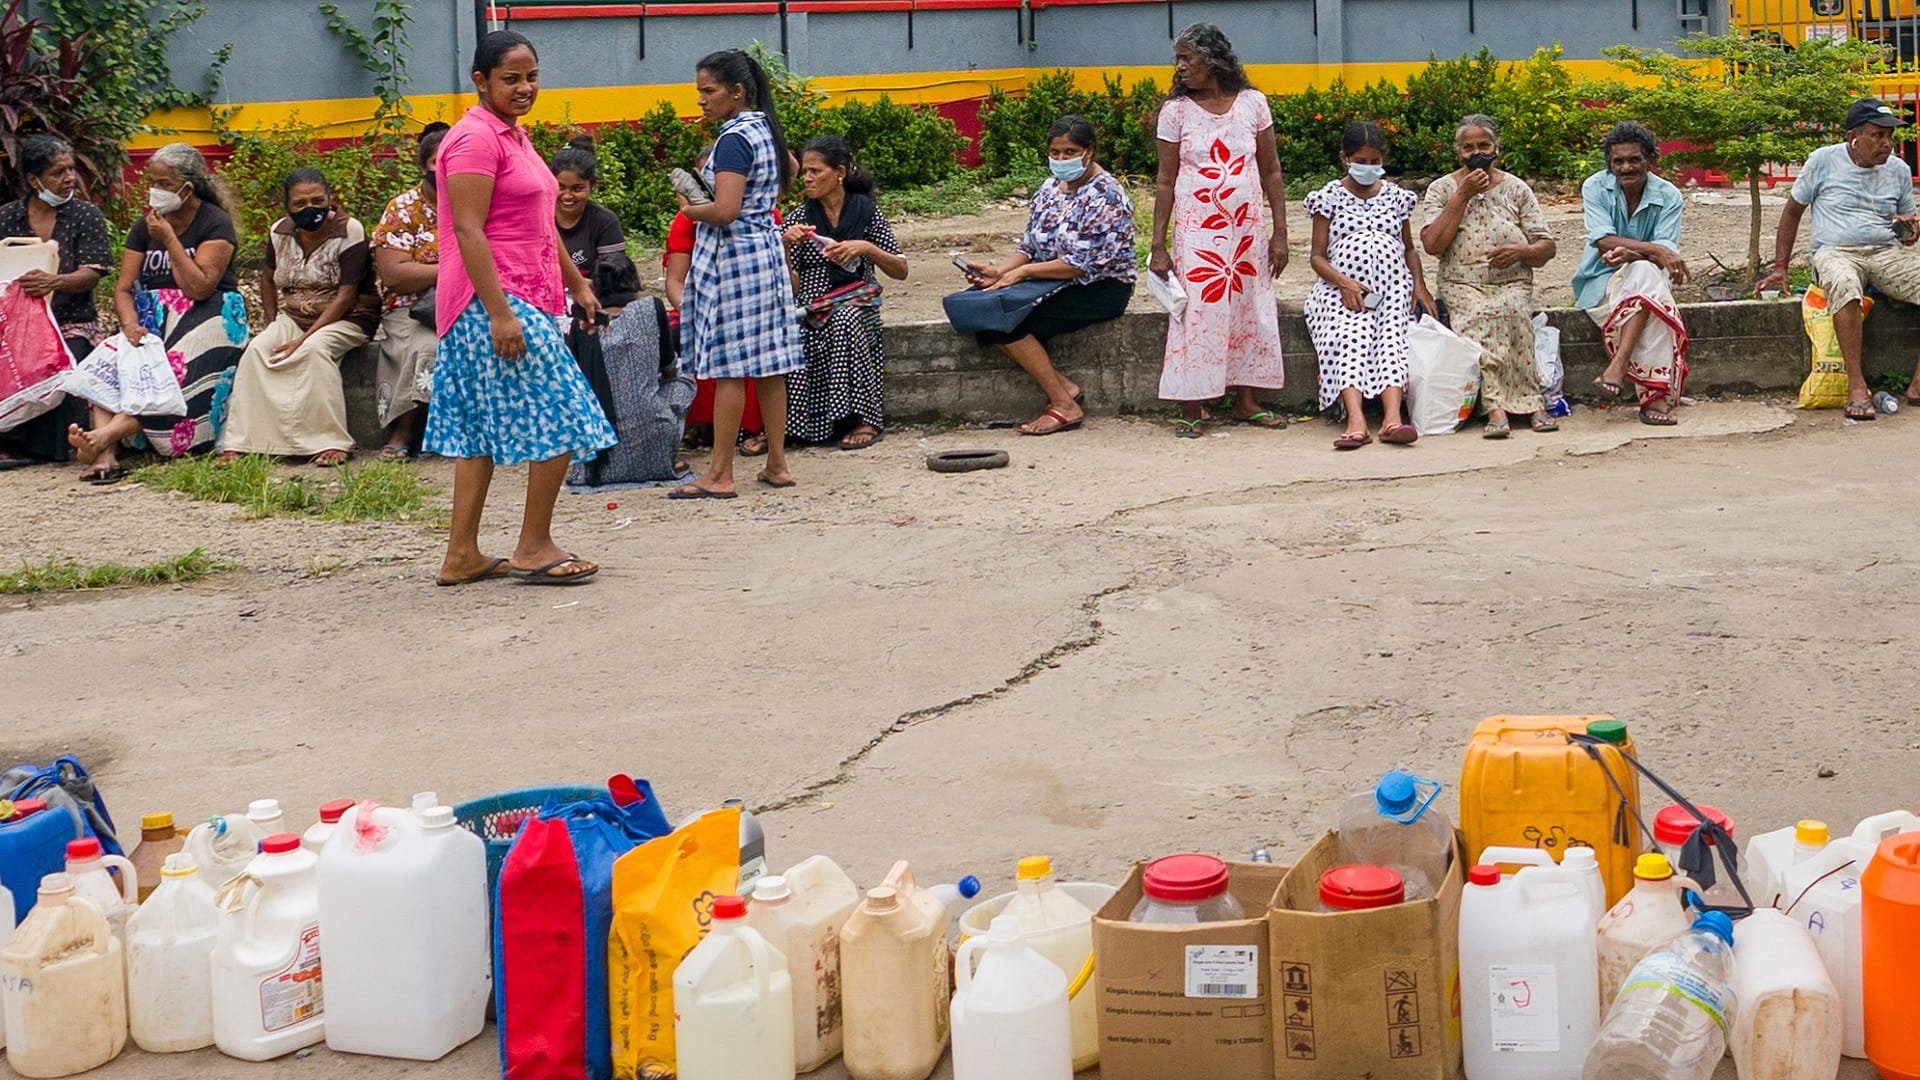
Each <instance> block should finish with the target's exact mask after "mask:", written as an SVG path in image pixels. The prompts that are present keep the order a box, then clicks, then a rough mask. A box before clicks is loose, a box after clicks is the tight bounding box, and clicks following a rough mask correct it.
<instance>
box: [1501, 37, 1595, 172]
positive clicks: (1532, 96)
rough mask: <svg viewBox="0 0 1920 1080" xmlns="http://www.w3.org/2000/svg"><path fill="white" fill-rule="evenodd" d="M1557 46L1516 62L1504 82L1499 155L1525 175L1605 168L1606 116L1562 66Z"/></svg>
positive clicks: (1508, 164)
mask: <svg viewBox="0 0 1920 1080" xmlns="http://www.w3.org/2000/svg"><path fill="white" fill-rule="evenodd" d="M1562 51H1563V50H1562V49H1561V48H1560V46H1559V45H1558V44H1555V45H1553V46H1551V47H1549V48H1542V49H1539V50H1537V51H1535V52H1534V54H1533V57H1532V58H1531V59H1529V60H1526V61H1523V62H1521V63H1518V64H1514V65H1513V66H1512V67H1510V68H1508V70H1507V78H1506V80H1505V81H1504V82H1502V83H1501V84H1500V95H1499V98H1500V108H1499V114H1498V118H1499V119H1500V120H1501V127H1500V153H1501V156H1502V157H1504V158H1505V159H1506V167H1507V168H1509V169H1511V170H1513V171H1514V172H1515V173H1518V174H1519V175H1521V176H1542V177H1552V178H1555V179H1570V178H1573V177H1578V176H1585V175H1587V174H1589V173H1592V172H1594V171H1595V170H1597V169H1599V168H1600V167H1601V164H1602V162H1601V160H1600V139H1601V137H1602V136H1603V135H1604V134H1605V133H1606V125H1607V114H1606V113H1605V112H1604V111H1602V110H1600V109H1597V108H1594V107H1592V104H1591V102H1590V101H1589V100H1588V97H1589V96H1590V90H1589V89H1587V88H1583V86H1582V84H1581V82H1580V81H1579V80H1577V79H1576V78H1575V77H1574V75H1573V73H1572V72H1571V71H1568V70H1567V69H1566V67H1565V65H1563V64H1561V63H1560V56H1561V53H1562Z"/></svg>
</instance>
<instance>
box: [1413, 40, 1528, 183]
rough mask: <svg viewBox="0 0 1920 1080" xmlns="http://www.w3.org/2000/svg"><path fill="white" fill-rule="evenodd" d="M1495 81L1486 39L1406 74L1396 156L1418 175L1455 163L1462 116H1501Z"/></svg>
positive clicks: (1494, 65)
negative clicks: (1465, 51)
mask: <svg viewBox="0 0 1920 1080" xmlns="http://www.w3.org/2000/svg"><path fill="white" fill-rule="evenodd" d="M1499 82H1500V61H1499V60H1497V59H1495V57H1494V55H1493V50H1491V49H1489V48H1487V47H1486V46H1485V45H1482V46H1480V51H1479V52H1478V53H1476V54H1474V55H1471V56H1468V55H1462V56H1461V57H1460V59H1458V60H1439V59H1429V60H1428V62H1427V66H1426V67H1425V68H1422V69H1421V70H1420V71H1417V72H1415V73H1414V74H1412V75H1410V76H1408V77H1407V85H1406V87H1405V90H1406V126H1405V130H1403V131H1402V132H1401V134H1400V138H1399V139H1397V140H1395V145H1394V159H1395V161H1396V162H1397V163H1398V164H1399V166H1400V167H1401V168H1402V169H1403V170H1405V171H1407V172H1410V173H1413V174H1415V175H1418V176H1438V175H1440V174H1442V173H1449V172H1452V171H1453V170H1454V169H1455V168H1457V167H1458V165H1459V158H1458V155H1456V154H1455V153H1454V152H1453V132H1454V129H1455V128H1457V127H1459V125H1460V119H1461V118H1462V117H1464V116H1469V115H1472V114H1473V113H1486V114H1488V115H1490V116H1492V117H1493V118H1494V119H1495V120H1496V121H1498V120H1500V119H1502V118H1501V116H1500V115H1499V114H1500V105H1501V95H1500V93H1499V92H1498V86H1499Z"/></svg>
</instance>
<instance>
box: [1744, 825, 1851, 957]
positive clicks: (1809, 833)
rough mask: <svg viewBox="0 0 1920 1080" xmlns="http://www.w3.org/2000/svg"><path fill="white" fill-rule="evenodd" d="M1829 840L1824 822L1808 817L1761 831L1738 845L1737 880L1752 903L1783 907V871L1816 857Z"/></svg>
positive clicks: (1784, 879) (1785, 878)
mask: <svg viewBox="0 0 1920 1080" xmlns="http://www.w3.org/2000/svg"><path fill="white" fill-rule="evenodd" d="M1829 839H1830V838H1829V836H1828V835H1827V823H1826V822H1824V821H1812V820H1808V821H1802V822H1800V823H1799V824H1796V825H1789V826H1787V827H1786V828H1784V829H1775V830H1773V831H1772V832H1768V833H1761V834H1760V835H1759V836H1756V837H1754V838H1753V839H1751V840H1748V841H1747V842H1746V843H1745V844H1742V845H1741V846H1740V861H1741V864H1742V865H1741V867H1740V880H1741V881H1742V882H1744V883H1745V884H1746V886H1747V892H1748V893H1749V894H1751V895H1752V897H1753V906H1754V907H1785V906H1786V905H1787V900H1786V898H1784V897H1782V896H1781V895H1780V894H1781V893H1782V892H1784V891H1785V890H1786V887H1787V872H1788V871H1790V870H1791V869H1793V868H1794V867H1795V866H1798V865H1800V864H1801V863H1803V862H1806V861H1808V860H1810V859H1816V858H1818V857H1819V856H1820V853H1821V851H1823V850H1825V848H1826V846H1827V841H1828V840H1829ZM1735 951H1738V950H1735Z"/></svg>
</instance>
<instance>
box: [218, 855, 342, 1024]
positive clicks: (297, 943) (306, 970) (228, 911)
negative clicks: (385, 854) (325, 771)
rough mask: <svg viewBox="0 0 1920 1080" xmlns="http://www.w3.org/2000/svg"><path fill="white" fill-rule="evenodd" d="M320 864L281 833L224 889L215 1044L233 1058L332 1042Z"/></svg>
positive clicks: (220, 895) (219, 896)
mask: <svg viewBox="0 0 1920 1080" xmlns="http://www.w3.org/2000/svg"><path fill="white" fill-rule="evenodd" d="M318 863H319V859H318V857H316V856H315V855H314V854H313V852H311V851H308V850H306V849H305V848H302V847H301V846H300V838H299V837H298V836H296V835H294V834H292V833H279V834H276V835H274V836H269V837H267V838H266V840H264V841H262V844H261V848H260V854H259V855H257V856H255V857H254V860H253V861H252V862H250V863H248V864H247V869H246V871H245V873H243V874H241V875H239V876H237V877H235V878H233V879H231V880H229V881H228V882H227V883H226V884H224V885H222V886H221V887H220V892H219V894H218V900H219V907H220V929H219V933H218V936H217V939H216V941H215V943H214V947H213V1044H214V1045H215V1046H217V1047H219V1048H220V1052H221V1053H223V1054H226V1055H228V1056H229V1057H236V1058H239V1059H241V1060H243V1061H270V1060H272V1059H273V1058H277V1057H280V1056H281V1055H283V1054H291V1053H293V1052H294V1051H295V1050H300V1049H304V1048H306V1047H309V1046H312V1045H313V1044H315V1043H317V1042H319V1041H321V1040H322V1039H324V1038H326V1035H327V1033H326V1015H325V1014H326V1004H325V999H324V998H323V997H322V989H321V979H320V896H319V889H318V886H317V882H316V881H315V873H314V871H315V868H316V866H317V864H318Z"/></svg>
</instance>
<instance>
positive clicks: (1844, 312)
mask: <svg viewBox="0 0 1920 1080" xmlns="http://www.w3.org/2000/svg"><path fill="white" fill-rule="evenodd" d="M1901 123H1902V121H1901V119H1900V116H1899V115H1898V114H1897V113H1895V112H1894V111H1893V109H1891V108H1890V107H1888V106H1887V104H1886V103H1885V102H1883V101H1881V100H1879V99H1878V98H1863V99H1861V100H1859V101H1856V102H1854V103H1853V106H1852V108H1849V109H1848V110H1847V121H1846V125H1845V130H1846V141H1845V142H1843V143H1840V144H1839V145H1837V146H1823V147H1821V148H1820V149H1818V150H1815V151H1814V152H1813V153H1811V154H1809V155H1807V163H1806V165H1804V166H1802V167H1801V170H1800V176H1799V178H1798V179H1796V180H1795V181H1794V182H1793V193H1792V194H1791V195H1790V196H1788V198H1787V204H1786V205H1785V206H1783V207H1781V208H1780V228H1779V231H1778V232H1777V233H1776V234H1775V236H1774V241H1773V253H1774V254H1773V273H1771V274H1768V275H1767V276H1766V277H1765V278H1763V279H1761V281H1760V284H1759V288H1761V289H1769V288H1773V289H1781V288H1785V287H1786V284H1787V261H1788V259H1789V258H1790V257H1791V256H1792V255H1793V241H1794V237H1795V235H1796V234H1798V233H1799V231H1800V218H1801V216H1802V215H1804V214H1806V213H1807V212H1808V211H1809V210H1811V211H1812V217H1813V274H1814V277H1815V278H1816V279H1818V281H1819V282H1820V287H1821V288H1822V289H1823V290H1825V292H1826V294H1827V309H1828V310H1829V311H1831V312H1833V336H1834V340H1835V341H1837V342H1838V343H1839V345H1840V356H1841V358H1842V359H1843V360H1844V361H1845V363H1846V368H1847V417H1848V418H1849V419H1852V420H1871V419H1873V418H1874V415H1875V410H1874V407H1873V394H1872V393H1871V391H1869V390H1868V388H1867V374H1866V370H1865V369H1864V368H1863V366H1862V365H1861V360H1860V324H1861V321H1862V319H1863V318H1864V316H1863V315H1862V314H1861V311H1860V298H1861V295H1862V294H1863V293H1864V291H1865V290H1866V287H1867V286H1868V285H1872V286H1874V287H1875V288H1877V289H1879V290H1880V291H1881V292H1883V293H1885V294H1886V295H1888V296H1891V297H1893V298H1894V299H1896V300H1904V301H1906V302H1907V303H1909V304H1920V251H1915V250H1914V248H1913V242H1914V239H1915V236H1916V234H1917V233H1920V222H1917V221H1916V219H1915V217H1914V205H1913V173H1912V172H1911V171H1910V170H1909V168H1908V166H1907V163H1906V162H1904V161H1899V160H1891V159H1892V155H1893V129H1894V128H1897V127H1899V126H1900V125H1901ZM1914 375H1915V380H1916V381H1915V382H1914V383H1912V384H1909V385H1908V387H1907V400H1908V401H1909V402H1911V403H1913V404H1916V405H1920V397H1916V396H1915V394H1916V393H1920V367H1916V369H1915V371H1914Z"/></svg>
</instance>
